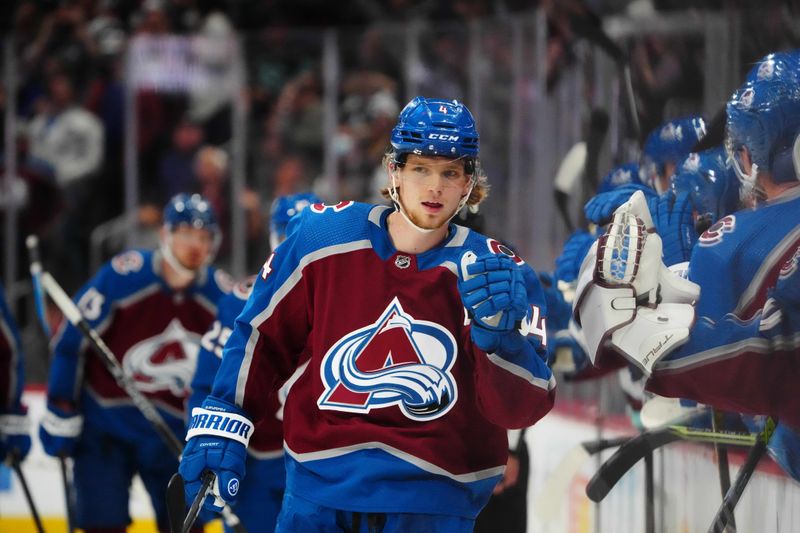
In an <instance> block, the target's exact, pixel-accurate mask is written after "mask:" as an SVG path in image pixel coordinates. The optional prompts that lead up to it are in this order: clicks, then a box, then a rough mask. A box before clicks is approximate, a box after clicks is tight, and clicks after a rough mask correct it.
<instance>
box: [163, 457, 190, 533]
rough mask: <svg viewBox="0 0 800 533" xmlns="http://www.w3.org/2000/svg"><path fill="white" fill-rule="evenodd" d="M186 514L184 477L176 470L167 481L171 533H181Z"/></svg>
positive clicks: (168, 515)
mask: <svg viewBox="0 0 800 533" xmlns="http://www.w3.org/2000/svg"><path fill="white" fill-rule="evenodd" d="M185 514H186V505H185V504H184V491H183V478H182V477H181V475H180V474H178V473H177V472H176V473H174V474H172V477H171V478H169V483H167V517H168V518H169V530H170V533H180V531H181V529H183V519H184V518H185V517H186V516H185Z"/></svg>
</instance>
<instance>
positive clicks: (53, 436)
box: [39, 402, 83, 457]
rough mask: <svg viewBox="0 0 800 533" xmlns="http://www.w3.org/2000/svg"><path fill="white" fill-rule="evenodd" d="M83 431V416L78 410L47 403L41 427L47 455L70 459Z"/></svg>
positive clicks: (41, 435)
mask: <svg viewBox="0 0 800 533" xmlns="http://www.w3.org/2000/svg"><path fill="white" fill-rule="evenodd" d="M82 430H83V415H81V414H80V413H79V412H78V411H77V410H75V409H70V408H63V407H59V406H56V405H54V404H52V403H50V402H48V403H47V411H46V412H45V414H44V416H43V417H42V422H41V425H40V426H39V440H41V441H42V447H43V448H44V451H45V452H46V453H47V455H52V456H53V457H69V456H71V455H72V454H73V453H74V452H75V444H76V443H77V442H78V437H80V435H81V431H82Z"/></svg>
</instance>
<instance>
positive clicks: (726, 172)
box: [671, 148, 739, 231]
mask: <svg viewBox="0 0 800 533" xmlns="http://www.w3.org/2000/svg"><path fill="white" fill-rule="evenodd" d="M671 188H672V192H673V193H674V194H675V195H676V196H677V195H678V194H680V193H683V192H686V193H688V194H689V197H690V198H691V201H692V205H693V207H694V210H695V211H696V213H697V216H696V219H695V220H696V227H698V230H699V229H701V228H708V227H710V226H711V225H712V224H713V223H714V222H716V221H717V220H719V219H720V218H722V217H724V216H725V215H728V214H730V213H733V212H734V211H736V210H737V209H738V207H739V182H738V181H737V179H736V174H735V173H734V171H733V168H732V167H731V165H730V164H728V158H727V155H726V153H725V149H724V148H711V149H709V150H704V151H702V152H700V153H692V154H689V157H687V158H686V159H685V160H684V161H683V163H682V164H681V166H680V168H679V169H678V171H677V173H676V174H675V176H674V177H673V178H672V183H671ZM703 231H705V229H703Z"/></svg>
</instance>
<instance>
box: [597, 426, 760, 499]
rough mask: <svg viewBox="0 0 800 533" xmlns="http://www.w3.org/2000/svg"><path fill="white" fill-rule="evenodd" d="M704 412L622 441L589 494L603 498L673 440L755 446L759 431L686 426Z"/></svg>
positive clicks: (601, 468)
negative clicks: (647, 456)
mask: <svg viewBox="0 0 800 533" xmlns="http://www.w3.org/2000/svg"><path fill="white" fill-rule="evenodd" d="M705 415H707V411H701V412H699V413H691V414H690V415H687V416H685V417H681V418H679V419H678V420H676V421H675V422H674V423H673V424H670V425H667V426H662V427H659V428H654V429H652V430H649V431H645V432H644V433H642V434H640V435H637V436H636V437H634V438H633V439H631V440H630V441H629V442H627V443H625V444H623V445H622V446H621V447H620V448H619V450H617V451H616V453H615V454H614V455H612V456H611V457H610V458H609V459H608V461H606V462H605V463H604V464H603V466H601V467H600V469H599V470H598V471H597V472H596V473H595V475H594V477H592V479H591V480H590V481H589V483H588V484H587V485H586V495H587V496H588V497H589V499H590V500H592V501H595V502H599V501H602V500H603V498H605V497H606V495H608V493H609V492H610V491H611V489H612V488H613V487H614V485H616V484H617V482H618V481H619V480H620V479H621V478H622V476H624V475H625V474H626V473H627V472H628V470H630V469H631V468H633V466H634V465H635V464H636V463H638V462H639V461H640V460H641V459H642V458H644V457H645V456H646V455H647V454H649V453H651V452H652V451H653V450H656V449H658V448H660V447H662V446H665V445H667V444H669V443H671V442H675V441H679V440H686V441H691V442H705V443H709V444H714V443H717V442H719V443H723V444H730V445H734V446H748V447H749V446H754V445H755V443H756V441H757V439H758V434H754V433H738V432H734V431H713V430H707V429H698V428H693V427H688V426H686V425H683V424H692V423H694V422H697V421H699V420H701V419H702V418H703V417H704V416H705Z"/></svg>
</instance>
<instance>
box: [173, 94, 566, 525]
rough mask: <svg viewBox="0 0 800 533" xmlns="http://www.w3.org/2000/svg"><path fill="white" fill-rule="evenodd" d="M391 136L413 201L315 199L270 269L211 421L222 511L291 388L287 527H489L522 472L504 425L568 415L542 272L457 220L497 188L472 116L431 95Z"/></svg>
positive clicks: (393, 186)
mask: <svg viewBox="0 0 800 533" xmlns="http://www.w3.org/2000/svg"><path fill="white" fill-rule="evenodd" d="M391 143H392V147H391V150H390V151H389V153H387V156H386V158H385V160H384V163H385V166H386V169H387V172H388V174H389V186H388V187H387V189H386V191H385V192H386V193H387V194H388V195H389V196H390V197H391V198H392V200H393V201H394V204H395V209H392V208H390V207H387V206H375V205H365V204H357V203H353V202H340V203H338V204H336V205H314V206H311V207H310V208H309V209H306V210H305V211H304V212H303V213H302V214H301V216H300V220H299V222H298V224H297V227H296V229H295V230H294V231H293V232H292V233H291V234H290V235H289V237H288V238H287V240H286V241H285V242H284V243H283V244H281V245H280V247H278V249H277V250H276V251H275V252H274V253H273V254H272V255H271V256H270V257H269V259H268V260H267V261H266V263H265V264H264V267H263V270H262V272H261V273H260V275H259V276H258V277H257V278H256V284H255V286H254V288H253V292H252V294H251V296H250V299H249V300H248V303H247V305H246V306H245V309H244V311H243V312H242V314H241V315H240V316H239V318H238V319H237V320H236V325H235V327H234V330H233V333H232V334H231V337H230V339H229V340H228V343H227V344H226V346H225V350H224V355H223V360H222V365H221V366H220V370H219V372H218V373H217V377H216V379H215V381H214V387H213V389H212V394H211V396H209V397H208V399H207V400H206V401H205V402H204V403H203V408H202V409H195V410H194V412H193V419H192V423H191V426H190V430H189V433H188V435H187V437H188V442H187V444H186V448H185V450H184V454H183V459H182V461H181V467H180V472H181V474H182V475H183V477H184V479H185V480H186V497H187V500H190V501H191V500H192V499H193V498H194V497H195V495H196V494H197V491H198V490H199V486H200V477H201V474H202V473H203V472H204V471H205V470H210V471H213V472H214V473H215V474H216V476H217V483H216V484H215V492H214V495H213V496H212V495H209V496H208V497H206V499H205V506H206V507H207V508H211V509H219V505H218V504H219V503H220V502H219V501H218V500H219V499H222V500H224V501H228V502H232V501H233V500H235V498H236V495H237V492H238V488H239V483H240V480H241V479H242V477H243V476H244V475H245V457H246V451H245V450H246V446H247V444H248V438H249V436H250V434H251V433H252V427H253V421H257V420H259V419H260V418H261V417H263V416H265V415H267V414H268V412H269V408H270V407H269V406H270V402H267V401H265V397H266V395H267V394H268V393H270V391H272V393H274V391H275V390H276V388H277V387H279V386H281V385H283V390H284V391H286V403H285V406H284V450H285V452H286V473H287V477H286V493H285V496H284V500H283V507H282V510H281V514H280V516H279V518H278V526H277V528H276V530H277V531H319V530H333V529H348V530H353V531H358V530H359V528H360V526H361V525H362V524H363V525H365V526H368V527H370V528H373V529H378V528H384V530H386V531H390V530H392V531H422V530H434V531H445V532H447V531H471V530H472V527H473V523H474V519H475V516H476V515H477V513H478V512H479V511H480V509H481V507H483V505H484V504H485V503H486V501H487V499H488V498H489V496H490V494H491V492H492V490H493V488H494V487H495V485H496V484H497V482H498V480H499V479H500V477H501V475H502V473H503V469H504V465H505V464H506V457H507V438H506V431H505V429H504V428H515V427H516V428H519V427H524V426H528V425H531V424H533V423H534V422H536V421H537V420H538V419H539V418H541V417H542V416H543V415H544V414H545V413H546V412H547V411H548V410H549V409H550V408H551V407H552V403H553V398H554V387H555V382H554V380H553V379H552V376H551V373H550V370H549V369H548V368H547V366H546V365H545V363H544V361H543V359H542V356H543V355H544V353H545V347H544V345H543V342H544V339H543V334H544V323H543V321H542V316H543V314H542V303H543V302H542V295H541V288H540V287H539V285H538V281H537V279H536V275H535V273H534V272H533V271H532V270H531V269H530V267H528V265H527V264H526V263H524V261H522V260H521V259H520V258H519V257H517V256H516V255H514V254H513V253H508V252H507V251H506V249H505V247H503V246H501V245H500V244H499V243H498V242H497V241H495V240H493V239H490V238H487V237H485V236H483V235H480V234H477V233H474V232H472V231H470V230H467V229H466V228H462V227H459V226H456V225H453V224H450V223H449V221H450V220H451V219H452V218H453V216H455V214H456V213H457V211H458V210H459V209H461V208H463V207H464V206H465V205H467V204H472V205H477V204H478V203H479V202H480V201H481V200H482V198H483V197H484V196H485V194H486V187H487V184H486V178H485V176H484V175H483V174H482V172H481V168H480V166H479V162H478V133H477V130H476V128H475V123H474V121H473V118H472V115H471V114H470V112H469V110H468V109H467V108H466V107H465V106H464V105H463V104H461V103H459V102H457V101H448V100H434V99H425V98H422V97H417V98H415V99H414V100H412V101H411V102H410V103H409V104H408V105H407V106H406V107H405V108H404V109H403V111H402V112H401V113H400V117H399V121H398V124H397V125H396V127H395V128H394V130H393V131H392V138H391ZM540 336H541V337H540ZM475 443H480V445H478V446H476V445H475Z"/></svg>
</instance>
